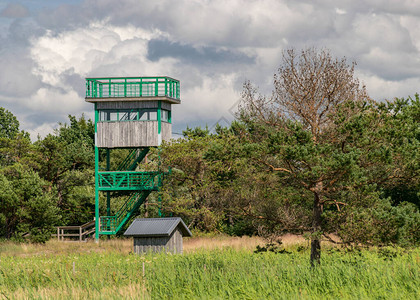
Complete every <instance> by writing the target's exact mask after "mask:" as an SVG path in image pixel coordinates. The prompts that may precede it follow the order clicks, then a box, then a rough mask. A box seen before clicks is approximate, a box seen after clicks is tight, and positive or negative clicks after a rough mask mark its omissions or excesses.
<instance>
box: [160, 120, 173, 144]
mask: <svg viewBox="0 0 420 300" xmlns="http://www.w3.org/2000/svg"><path fill="white" fill-rule="evenodd" d="M171 138H172V124H171V123H166V122H162V141H170V140H171Z"/></svg>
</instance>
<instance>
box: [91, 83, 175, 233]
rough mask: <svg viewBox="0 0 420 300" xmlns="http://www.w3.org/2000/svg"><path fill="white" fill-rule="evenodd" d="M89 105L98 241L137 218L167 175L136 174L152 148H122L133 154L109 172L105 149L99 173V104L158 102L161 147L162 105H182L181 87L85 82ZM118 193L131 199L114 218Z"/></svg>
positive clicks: (169, 118)
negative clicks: (103, 207) (101, 203)
mask: <svg viewBox="0 0 420 300" xmlns="http://www.w3.org/2000/svg"><path fill="white" fill-rule="evenodd" d="M86 101H87V102H91V103H94V105H95V106H94V109H95V240H96V241H98V240H99V236H100V235H114V234H117V233H118V232H119V231H120V230H121V229H122V228H123V227H124V225H125V224H126V223H127V222H128V221H129V220H130V219H131V218H132V217H133V215H135V213H136V212H137V210H138V209H139V207H140V206H141V204H143V203H144V201H145V200H146V199H147V197H148V196H149V194H150V193H151V192H153V191H158V190H159V187H160V186H161V185H162V181H163V178H164V176H165V174H167V173H165V172H163V171H161V170H156V171H148V172H144V171H136V167H137V165H138V164H139V163H140V162H141V161H142V160H143V159H144V158H145V156H146V155H147V153H148V152H149V150H150V146H141V147H122V148H130V149H131V151H130V152H129V154H128V156H127V157H126V159H125V160H124V161H123V162H122V163H121V164H120V166H118V167H117V169H116V170H110V155H111V149H110V148H105V149H106V170H104V171H103V170H100V169H99V164H100V161H99V149H100V147H98V145H97V134H98V123H99V122H100V118H99V110H98V106H97V104H98V102H107V101H157V122H158V130H157V134H158V145H160V144H161V142H162V102H168V103H172V104H179V103H180V83H179V81H178V80H176V79H173V78H170V77H162V76H158V77H107V78H86ZM134 113H136V112H134ZM168 114H169V115H168V117H167V121H168V122H169V123H171V113H170V111H169V112H168ZM117 116H118V115H117ZM117 119H118V117H117ZM136 120H139V119H136ZM152 147H153V146H152ZM100 192H105V193H106V199H107V201H106V202H107V203H106V216H100V211H99V198H100V197H99V195H100ZM115 192H125V193H126V194H127V195H128V197H127V199H126V201H125V203H124V204H123V205H122V206H121V207H120V208H119V209H118V210H117V211H116V213H115V214H114V215H111V213H110V212H111V198H112V197H111V194H112V193H115Z"/></svg>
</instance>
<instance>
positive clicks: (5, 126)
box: [0, 107, 19, 139]
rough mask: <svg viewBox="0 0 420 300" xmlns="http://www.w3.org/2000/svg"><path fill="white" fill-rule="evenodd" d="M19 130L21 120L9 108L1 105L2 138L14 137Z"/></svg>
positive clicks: (0, 127)
mask: <svg viewBox="0 0 420 300" xmlns="http://www.w3.org/2000/svg"><path fill="white" fill-rule="evenodd" d="M18 132H19V121H18V120H17V119H16V117H15V116H14V115H13V114H12V113H11V112H10V111H8V110H6V109H4V108H3V107H0V138H9V139H13V138H14V137H15V135H16V134H18Z"/></svg>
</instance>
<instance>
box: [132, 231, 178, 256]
mask: <svg viewBox="0 0 420 300" xmlns="http://www.w3.org/2000/svg"><path fill="white" fill-rule="evenodd" d="M133 243H134V253H137V254H143V253H147V252H156V253H157V252H171V253H174V254H175V253H179V254H182V248H183V246H182V233H181V232H180V231H179V229H178V228H177V229H176V230H174V232H173V233H172V235H171V236H169V237H134V242H133Z"/></svg>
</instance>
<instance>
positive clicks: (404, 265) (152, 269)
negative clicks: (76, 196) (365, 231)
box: [0, 249, 420, 299]
mask: <svg viewBox="0 0 420 300" xmlns="http://www.w3.org/2000/svg"><path fill="white" fill-rule="evenodd" d="M307 252H308V250H304V251H300V252H298V251H296V250H291V251H290V254H274V253H273V252H266V253H261V254H254V253H252V252H250V251H245V250H240V251H235V250H231V249H225V250H213V251H208V250H207V251H204V250H203V251H199V252H196V253H188V254H184V255H166V254H160V255H154V256H152V255H147V256H138V255H125V254H121V253H117V252H107V253H95V252H93V253H88V254H70V255H54V256H51V255H40V256H32V257H29V258H28V257H13V256H8V255H2V256H0V258H1V261H0V291H1V293H2V295H3V296H5V297H7V298H9V299H15V298H38V297H41V298H48V299H50V298H54V299H69V298H98V299H99V298H103V297H106V298H110V299H114V298H115V299H117V298H120V297H123V298H130V299H142V298H147V299H149V298H151V299H219V298H220V299H227V298H229V299H294V298H299V299H337V298H339V299H415V298H416V297H417V296H418V293H419V286H418V282H419V280H420V272H419V270H420V264H419V255H420V253H419V252H418V251H413V252H404V251H401V250H394V249H383V250H377V251H362V252H344V251H338V250H336V249H331V250H330V251H328V253H327V254H325V256H324V258H323V259H325V260H326V261H328V264H322V265H321V266H320V267H319V268H316V269H311V268H310V264H309V261H307V259H305V257H306V256H307ZM143 265H144V276H143ZM73 266H74V269H73ZM6 270H7V271H6ZM133 287H134V288H133ZM124 291H125V293H124Z"/></svg>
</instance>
